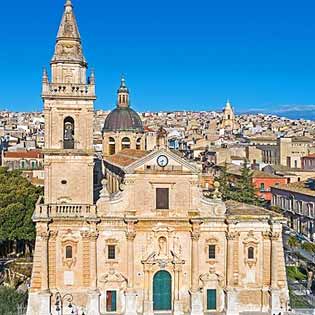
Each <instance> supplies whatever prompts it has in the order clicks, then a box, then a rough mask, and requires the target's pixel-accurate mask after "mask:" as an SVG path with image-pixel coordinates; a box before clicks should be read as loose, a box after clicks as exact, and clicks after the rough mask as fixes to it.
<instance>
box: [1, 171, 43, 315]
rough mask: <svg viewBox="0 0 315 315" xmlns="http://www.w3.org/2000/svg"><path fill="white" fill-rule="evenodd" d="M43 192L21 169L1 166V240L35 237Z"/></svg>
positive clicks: (29, 239) (31, 238) (27, 239)
mask: <svg viewBox="0 0 315 315" xmlns="http://www.w3.org/2000/svg"><path fill="white" fill-rule="evenodd" d="M41 193H42V189H41V188H39V187H35V186H33V185H32V184H31V183H29V181H28V180H27V179H26V178H24V177H22V176H21V173H20V172H19V171H12V172H9V171H8V170H7V169H6V168H3V167H0V240H2V241H13V240H25V241H31V240H33V239H34V238H35V227H34V224H33V222H32V215H33V212H34V208H35V203H36V201H37V199H38V197H39V196H40V195H41ZM0 314H1V312H0Z"/></svg>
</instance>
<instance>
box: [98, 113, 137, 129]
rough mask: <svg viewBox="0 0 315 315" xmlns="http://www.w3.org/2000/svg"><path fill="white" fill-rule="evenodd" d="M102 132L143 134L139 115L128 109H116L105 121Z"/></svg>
mask: <svg viewBox="0 0 315 315" xmlns="http://www.w3.org/2000/svg"><path fill="white" fill-rule="evenodd" d="M103 131H105V132H106V131H137V132H143V124H142V121H141V118H140V117H139V115H138V114H137V113H136V112H135V111H134V110H133V109H131V108H130V107H117V108H115V109H114V110H112V111H111V112H110V113H109V115H108V116H107V117H106V119H105V123H104V128H103Z"/></svg>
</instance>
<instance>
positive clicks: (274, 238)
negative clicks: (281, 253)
mask: <svg viewBox="0 0 315 315" xmlns="http://www.w3.org/2000/svg"><path fill="white" fill-rule="evenodd" d="M279 237H280V234H279V233H274V232H273V233H272V234H271V266H272V268H271V287H272V288H277V287H278V284H277V281H278V279H277V278H278V261H277V245H278V244H277V243H278V239H279Z"/></svg>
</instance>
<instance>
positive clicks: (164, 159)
mask: <svg viewBox="0 0 315 315" xmlns="http://www.w3.org/2000/svg"><path fill="white" fill-rule="evenodd" d="M157 164H158V165H159V166H160V167H165V166H167V164H168V158H167V156H165V155H160V156H159V157H158V158H157Z"/></svg>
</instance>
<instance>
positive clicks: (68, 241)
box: [61, 230, 79, 269]
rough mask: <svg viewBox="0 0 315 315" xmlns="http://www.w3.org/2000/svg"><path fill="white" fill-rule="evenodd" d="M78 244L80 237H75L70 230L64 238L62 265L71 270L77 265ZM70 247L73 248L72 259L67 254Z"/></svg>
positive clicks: (62, 241) (62, 240) (62, 242)
mask: <svg viewBox="0 0 315 315" xmlns="http://www.w3.org/2000/svg"><path fill="white" fill-rule="evenodd" d="M78 242H79V239H78V237H76V236H74V234H73V233H72V231H71V230H68V231H67V233H66V234H64V235H63V236H62V239H61V247H62V263H63V265H64V266H66V267H67V268H69V269H70V268H72V267H74V266H75V265H76V262H77V251H78ZM69 246H71V257H70V255H69V256H68V254H67V248H69Z"/></svg>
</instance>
